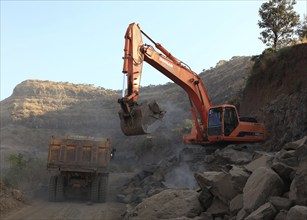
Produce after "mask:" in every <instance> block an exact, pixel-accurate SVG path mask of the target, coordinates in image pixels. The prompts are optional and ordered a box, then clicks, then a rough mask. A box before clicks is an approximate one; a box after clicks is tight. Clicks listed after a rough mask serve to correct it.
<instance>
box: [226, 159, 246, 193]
mask: <svg viewBox="0 0 307 220" xmlns="http://www.w3.org/2000/svg"><path fill="white" fill-rule="evenodd" d="M229 174H230V175H231V180H232V182H233V185H234V188H235V189H236V190H237V191H238V192H240V193H241V192H242V191H243V188H244V186H245V184H246V181H247V179H248V177H249V176H250V174H249V173H248V172H246V171H245V169H244V168H242V167H239V166H236V165H232V168H231V170H230V171H229Z"/></svg>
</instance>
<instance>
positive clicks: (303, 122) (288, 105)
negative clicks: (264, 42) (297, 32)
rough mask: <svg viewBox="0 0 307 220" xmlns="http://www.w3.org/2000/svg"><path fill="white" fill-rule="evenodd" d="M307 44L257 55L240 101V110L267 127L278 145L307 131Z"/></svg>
mask: <svg viewBox="0 0 307 220" xmlns="http://www.w3.org/2000/svg"><path fill="white" fill-rule="evenodd" d="M306 51H307V44H300V45H296V46H293V47H287V48H283V49H281V50H280V51H278V52H276V53H272V52H269V51H265V52H264V53H263V54H262V55H261V56H260V57H258V58H257V60H256V63H255V65H254V68H253V71H252V74H251V77H250V78H249V79H248V82H247V86H246V88H245V90H244V94H243V99H242V102H241V112H242V113H243V114H249V115H253V116H256V117H257V118H258V119H259V120H260V121H263V122H264V123H265V125H266V127H267V134H268V142H267V144H268V145H269V146H270V148H272V149H277V150H278V148H279V146H281V145H282V144H284V143H286V142H290V141H293V140H296V139H298V138H301V137H303V136H304V135H306V132H307V105H306V103H307V53H306Z"/></svg>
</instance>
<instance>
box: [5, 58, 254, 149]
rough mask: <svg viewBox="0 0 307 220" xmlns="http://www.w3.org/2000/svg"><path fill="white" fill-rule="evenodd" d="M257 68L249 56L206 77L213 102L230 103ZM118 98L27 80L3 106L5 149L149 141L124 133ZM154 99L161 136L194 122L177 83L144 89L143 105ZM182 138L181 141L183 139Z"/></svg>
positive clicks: (72, 86) (94, 90) (221, 65)
mask: <svg viewBox="0 0 307 220" xmlns="http://www.w3.org/2000/svg"><path fill="white" fill-rule="evenodd" d="M252 64H253V62H251V61H250V58H249V57H234V58H232V59H231V60H230V61H223V62H219V63H218V64H217V66H216V67H215V68H212V69H211V70H208V71H205V72H203V73H201V77H202V78H203V80H204V83H205V84H206V86H207V87H208V91H209V94H210V96H211V98H212V100H213V102H214V103H221V102H228V101H230V100H232V99H233V98H234V97H236V96H237V94H238V92H239V91H241V90H242V88H243V87H244V83H245V81H246V80H245V79H246V77H247V75H248V74H249V71H250V69H251V67H252ZM143 74H146V73H143ZM225 84H226V85H228V86H227V88H228V89H227V90H225V89H224V85H225ZM119 97H120V91H112V90H107V89H104V88H96V87H93V86H91V85H80V84H72V83H62V82H51V81H39V80H27V81H24V82H22V83H20V84H19V85H17V86H16V88H15V89H14V91H13V94H12V96H11V97H9V98H7V99H5V100H3V101H1V149H2V150H12V151H13V152H14V151H15V152H16V151H19V150H21V151H30V152H32V151H39V152H46V149H47V145H48V139H49V137H50V136H52V135H53V136H65V135H68V134H74V135H84V136H110V137H111V138H112V140H113V144H114V145H115V146H116V147H119V148H120V147H122V144H121V143H123V142H125V143H128V144H129V145H132V146H134V145H137V144H138V143H143V142H144V141H146V137H137V138H134V137H131V138H129V139H127V138H126V137H125V136H124V135H123V134H122V133H121V130H120V127H119V119H118V115H117V112H118V110H119V105H118V103H117V99H118V98H119ZM152 99H155V100H157V102H158V103H159V104H160V106H161V108H163V109H164V110H166V111H167V114H166V116H165V118H164V120H163V121H162V123H161V127H162V128H163V129H164V130H163V132H162V133H163V134H164V135H162V136H168V135H169V136H172V135H171V134H170V133H172V132H173V130H174V129H176V128H180V127H182V125H183V124H184V123H185V120H184V119H190V117H191V116H190V110H189V109H190V107H189V101H188V96H187V95H186V94H185V92H184V91H183V90H182V89H181V88H180V87H178V86H177V85H175V84H173V83H168V84H165V85H160V86H147V87H143V88H142V89H141V96H140V101H141V102H142V100H152ZM179 130H180V129H179ZM176 132H177V131H176ZM179 132H180V131H179ZM184 132H186V131H184ZM153 135H155V134H153ZM159 135H161V134H159ZM176 135H177V133H176ZM177 136H178V137H177ZM177 136H176V138H178V141H179V142H180V141H181V137H180V136H181V134H178V135H177Z"/></svg>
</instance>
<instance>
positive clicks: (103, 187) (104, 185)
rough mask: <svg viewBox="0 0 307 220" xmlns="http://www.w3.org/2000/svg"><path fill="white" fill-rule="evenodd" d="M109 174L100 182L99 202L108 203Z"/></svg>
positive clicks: (103, 176) (102, 177)
mask: <svg viewBox="0 0 307 220" xmlns="http://www.w3.org/2000/svg"><path fill="white" fill-rule="evenodd" d="M108 180H109V174H105V175H102V176H101V178H100V182H99V202H106V199H107V192H108Z"/></svg>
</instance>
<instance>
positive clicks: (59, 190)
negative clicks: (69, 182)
mask: <svg viewBox="0 0 307 220" xmlns="http://www.w3.org/2000/svg"><path fill="white" fill-rule="evenodd" d="M55 195H56V201H57V202H62V201H64V176H58V178H57V184H56V193H55Z"/></svg>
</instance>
